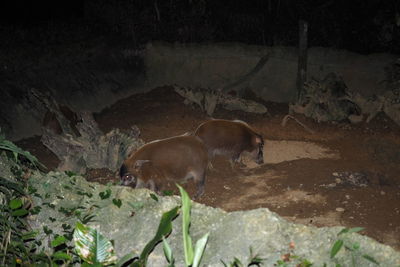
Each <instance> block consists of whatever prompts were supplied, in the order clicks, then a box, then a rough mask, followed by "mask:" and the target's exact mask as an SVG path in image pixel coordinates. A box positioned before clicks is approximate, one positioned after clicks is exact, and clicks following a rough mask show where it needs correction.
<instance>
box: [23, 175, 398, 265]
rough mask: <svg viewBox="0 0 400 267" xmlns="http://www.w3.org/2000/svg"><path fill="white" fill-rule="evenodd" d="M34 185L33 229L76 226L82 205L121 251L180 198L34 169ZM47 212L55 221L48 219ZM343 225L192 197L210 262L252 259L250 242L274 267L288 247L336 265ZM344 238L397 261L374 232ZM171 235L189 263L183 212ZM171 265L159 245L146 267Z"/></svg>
mask: <svg viewBox="0 0 400 267" xmlns="http://www.w3.org/2000/svg"><path fill="white" fill-rule="evenodd" d="M30 183H31V185H32V186H34V187H35V188H37V193H36V197H34V203H35V205H41V206H42V211H41V212H40V213H39V214H37V215H34V216H32V217H31V218H30V225H31V226H32V227H33V228H34V229H37V230H39V231H43V230H42V229H43V226H47V227H48V228H49V229H52V230H53V232H54V233H59V234H61V233H62V232H63V228H62V227H61V225H62V224H70V225H72V226H74V225H75V222H76V221H77V218H76V216H74V215H68V214H66V213H68V212H66V211H70V212H72V213H74V212H76V211H79V212H78V213H79V214H80V215H79V216H81V217H83V216H85V215H87V214H91V215H95V217H94V218H93V220H92V221H91V222H90V223H88V224H89V225H90V226H93V227H96V228H97V229H98V230H100V232H101V233H102V234H103V235H104V236H106V237H107V238H109V239H112V240H114V244H115V251H116V253H117V256H118V257H121V256H123V255H125V254H126V253H128V252H131V251H134V252H137V253H138V254H139V253H140V251H141V250H142V249H143V247H144V246H145V244H146V243H147V242H148V241H149V240H151V239H152V237H153V236H154V234H155V232H156V230H157V227H158V224H159V220H160V218H161V215H162V213H163V212H166V211H168V210H170V209H172V208H174V207H175V206H177V205H180V198H179V197H178V196H166V197H159V200H158V201H156V200H154V199H153V198H151V197H150V193H151V192H150V191H148V190H147V189H132V188H129V187H121V186H111V185H109V186H106V185H100V184H96V183H89V182H87V181H86V180H85V179H84V178H82V177H80V176H73V177H68V176H67V175H65V174H63V173H57V172H49V173H48V174H47V175H41V174H39V173H35V174H34V175H33V176H32V177H31V178H30ZM107 189H109V190H111V196H110V197H109V198H106V199H101V197H100V196H99V193H100V192H105V191H106V190H107ZM39 195H40V196H42V197H38V196H39ZM114 198H116V199H121V200H122V206H121V207H120V208H118V207H117V206H116V205H114V204H113V201H112V199H114ZM44 203H49V204H52V205H49V204H48V205H43V204H44ZM49 206H51V207H49ZM61 208H63V209H61ZM63 210H64V212H63ZM49 217H52V219H51V220H49ZM54 219H55V220H54ZM52 220H54V221H52ZM340 230H341V227H333V228H315V227H308V226H304V225H301V224H293V223H290V222H288V221H286V220H284V219H282V218H280V217H279V216H278V215H276V214H275V213H273V212H271V211H269V210H268V209H256V210H251V211H240V212H225V211H223V210H221V209H216V208H211V207H207V206H204V205H202V204H198V203H193V208H192V224H191V228H190V232H191V235H192V238H193V241H194V242H195V241H196V240H198V239H199V238H200V237H201V236H203V235H204V234H205V233H207V232H209V233H210V236H209V240H208V244H207V247H206V250H205V254H204V256H203V261H202V263H203V264H204V265H206V266H222V264H221V260H223V261H225V262H230V261H232V260H233V259H234V258H235V257H236V258H238V259H240V260H241V261H242V262H243V263H247V262H248V260H249V248H250V247H252V248H253V252H254V253H257V254H258V255H259V256H260V257H261V258H264V259H265V261H264V263H265V266H273V264H275V263H277V261H278V260H280V259H281V257H282V256H283V255H285V254H286V255H288V253H290V255H296V256H299V257H301V258H304V259H307V260H309V261H310V262H312V263H314V265H313V266H322V265H323V264H324V263H327V266H335V261H333V260H331V259H330V250H331V247H332V245H333V243H334V242H335V241H336V240H337V238H338V237H337V233H338V232H339V231H340ZM41 237H43V238H46V235H45V234H43V233H41ZM343 239H344V240H345V242H346V243H347V244H352V243H359V244H360V250H361V251H362V254H368V255H370V256H373V257H374V258H375V259H376V260H377V261H378V262H379V263H380V264H381V266H398V265H399V264H400V253H399V252H396V251H395V250H393V249H392V248H390V247H389V246H385V245H382V244H379V243H377V242H375V241H374V240H373V239H371V238H368V237H366V236H361V235H359V234H354V233H353V234H348V235H344V236H343ZM168 241H169V243H170V245H171V248H172V250H173V253H174V255H175V257H176V266H184V258H183V257H184V254H183V247H182V244H183V242H182V228H181V216H178V217H177V218H176V219H175V220H174V222H173V230H172V233H171V235H170V236H169V237H168ZM43 243H44V244H46V242H43ZM290 247H291V248H290ZM336 257H337V261H338V262H340V263H341V264H342V266H351V264H350V262H351V254H350V253H349V252H348V251H346V250H345V249H342V250H341V251H340V252H339V253H338V255H337V256H336ZM356 260H357V266H374V265H375V264H374V263H372V262H370V261H367V260H366V259H364V258H362V257H361V255H358V256H357V257H356ZM298 263H299V261H298V260H292V261H291V262H288V266H296V264H298ZM166 264H167V262H166V260H165V258H164V255H163V252H162V246H161V245H158V246H157V247H156V249H155V250H154V251H153V252H152V253H151V255H150V258H149V262H148V266H166Z"/></svg>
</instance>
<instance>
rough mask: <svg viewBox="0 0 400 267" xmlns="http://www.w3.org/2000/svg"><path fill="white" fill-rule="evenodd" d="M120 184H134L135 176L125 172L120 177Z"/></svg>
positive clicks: (133, 185)
mask: <svg viewBox="0 0 400 267" xmlns="http://www.w3.org/2000/svg"><path fill="white" fill-rule="evenodd" d="M121 185H129V186H132V187H135V186H136V178H135V176H133V175H132V174H125V175H123V176H122V177H121Z"/></svg>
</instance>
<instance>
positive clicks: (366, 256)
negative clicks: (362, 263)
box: [362, 254, 380, 265]
mask: <svg viewBox="0 0 400 267" xmlns="http://www.w3.org/2000/svg"><path fill="white" fill-rule="evenodd" d="M362 257H363V258H364V259H366V260H368V261H370V262H372V263H375V264H376V265H380V264H379V262H378V261H377V260H375V259H374V258H373V257H372V256H370V255H367V254H364V255H362Z"/></svg>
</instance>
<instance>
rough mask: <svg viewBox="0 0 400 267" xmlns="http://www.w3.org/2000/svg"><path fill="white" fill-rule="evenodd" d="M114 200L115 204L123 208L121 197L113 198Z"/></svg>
mask: <svg viewBox="0 0 400 267" xmlns="http://www.w3.org/2000/svg"><path fill="white" fill-rule="evenodd" d="M112 202H113V204H114V205H115V206H117V207H118V208H121V206H122V200H121V199H119V198H118V199H117V198H113V200H112Z"/></svg>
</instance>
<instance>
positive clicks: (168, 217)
mask: <svg viewBox="0 0 400 267" xmlns="http://www.w3.org/2000/svg"><path fill="white" fill-rule="evenodd" d="M178 210H179V207H175V208H173V209H172V210H170V211H167V212H165V213H164V214H163V215H162V217H161V220H160V224H159V225H158V229H157V233H156V235H155V236H154V237H153V239H152V240H151V241H150V242H149V243H147V245H146V246H145V247H144V249H143V251H142V253H141V254H140V257H139V261H138V262H135V263H133V266H146V263H147V258H148V257H149V254H150V253H151V252H152V251H153V249H154V248H155V246H156V245H157V244H158V243H159V242H160V241H161V240H162V239H163V237H164V236H168V235H169V234H170V233H171V231H172V221H173V220H174V219H175V217H176V216H177V215H178Z"/></svg>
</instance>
